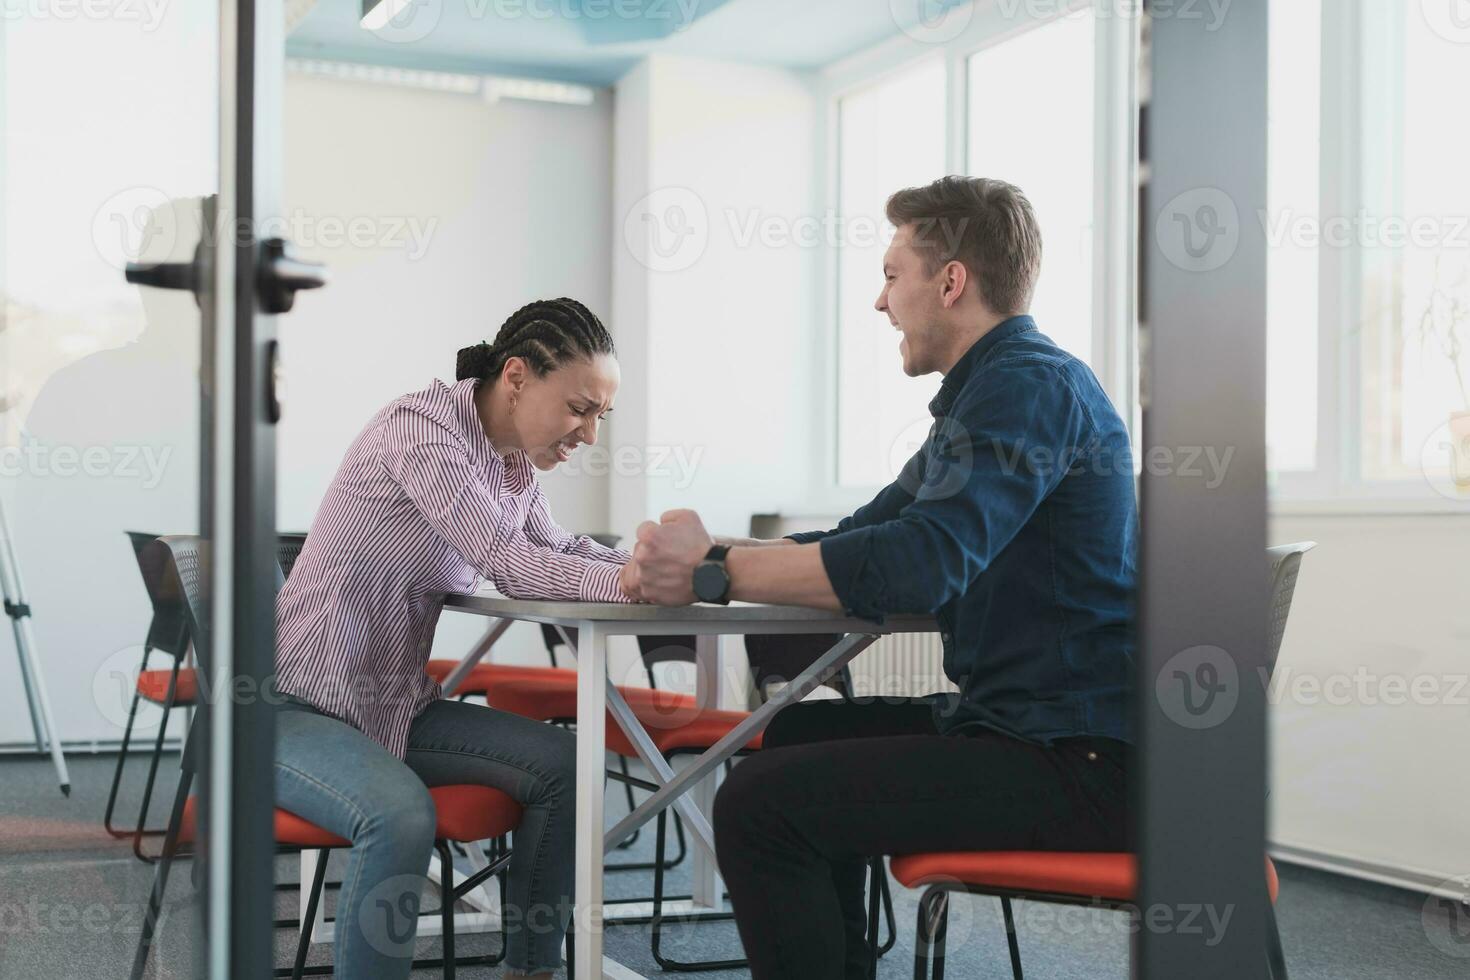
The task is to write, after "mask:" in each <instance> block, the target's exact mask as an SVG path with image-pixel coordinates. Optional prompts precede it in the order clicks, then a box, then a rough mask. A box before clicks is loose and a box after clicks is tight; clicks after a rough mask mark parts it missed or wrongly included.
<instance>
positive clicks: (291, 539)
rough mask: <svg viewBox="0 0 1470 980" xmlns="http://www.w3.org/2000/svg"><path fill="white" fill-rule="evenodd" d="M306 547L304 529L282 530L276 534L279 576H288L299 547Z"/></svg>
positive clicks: (299, 552)
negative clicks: (279, 565)
mask: <svg viewBox="0 0 1470 980" xmlns="http://www.w3.org/2000/svg"><path fill="white" fill-rule="evenodd" d="M304 547H306V532H305V531H282V532H280V533H279V534H277V535H276V561H278V562H280V563H281V577H282V578H290V577H291V569H292V567H293V566H295V564H296V559H297V558H300V557H301V549H302V548H304Z"/></svg>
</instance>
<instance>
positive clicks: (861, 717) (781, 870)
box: [714, 699, 1128, 980]
mask: <svg viewBox="0 0 1470 980" xmlns="http://www.w3.org/2000/svg"><path fill="white" fill-rule="evenodd" d="M1127 754H1128V746H1127V745H1126V744H1125V743H1122V742H1118V741H1114V740H1112V739H1101V738H1075V739H1066V740H1061V741H1058V742H1056V743H1054V744H1053V745H1052V746H1051V747H1047V748H1043V747H1041V746H1037V745H1032V744H1030V743H1027V742H1022V741H1020V740H1018V739H1014V738H1010V737H1008V736H1005V735H1001V734H999V733H995V732H988V731H987V732H974V733H970V734H965V735H940V734H938V732H937V731H936V729H935V727H934V721H933V714H932V712H931V711H930V708H929V705H928V703H927V702H923V701H917V700H915V701H907V700H903V701H894V700H892V699H888V700H885V701H870V702H866V703H848V702H841V701H816V702H806V703H802V704H796V705H792V706H791V707H789V708H787V709H785V710H784V711H782V712H781V713H780V714H778V715H777V716H776V717H775V718H773V719H772V720H771V724H770V727H769V728H768V729H767V730H766V737H765V748H764V749H763V750H762V751H761V752H759V753H757V754H756V755H754V756H751V757H750V758H748V759H746V760H745V761H743V762H741V763H740V764H739V765H737V766H736V767H735V769H734V771H733V772H732V773H731V774H730V776H729V778H728V779H727V780H726V781H725V785H724V786H723V788H722V789H721V790H720V793H719V796H718V797H716V799H715V810H714V818H715V845H716V848H717V850H718V852H719V861H720V870H721V872H722V873H723V874H724V877H725V883H726V885H727V886H728V887H729V890H730V900H731V903H732V904H733V905H734V908H735V918H736V923H737V925H738V927H739V929H740V939H741V942H742V943H743V944H744V946H745V952H746V955H747V956H748V957H749V959H750V970H751V976H752V977H753V980H777V978H791V980H837V978H846V980H864V978H866V977H867V976H868V955H869V954H868V946H867V940H866V937H865V935H864V933H865V931H866V927H867V916H866V913H865V910H864V903H863V891H864V883H865V875H864V870H865V862H866V861H867V859H869V858H871V857H874V856H877V855H893V854H912V853H918V852H925V851H982V850H1058V851H1117V850H1125V849H1127V846H1128V842H1127V839H1126V835H1127V829H1128V819H1127V805H1128V792H1127V788H1126V785H1125V776H1126V766H1127Z"/></svg>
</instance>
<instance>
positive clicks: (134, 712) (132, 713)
mask: <svg viewBox="0 0 1470 980" xmlns="http://www.w3.org/2000/svg"><path fill="white" fill-rule="evenodd" d="M147 669H148V648H147V647H146V646H145V647H144V648H143V662H142V663H141V664H140V665H139V666H138V672H139V673H140V674H141V673H142V672H143V671H145V670H147ZM141 697H142V694H141V693H140V692H139V691H138V687H137V685H134V686H133V703H132V706H131V707H129V708H128V721H127V724H125V725H123V735H122V749H121V750H120V751H119V752H118V754H117V767H116V768H115V769H113V771H112V789H111V790H110V791H108V794H107V809H105V810H104V811H102V827H103V829H105V830H106V831H107V833H108V834H110V835H111V836H113V837H118V838H121V837H125V836H127V832H126V831H123V830H119V829H117V828H116V827H114V826H113V825H112V810H113V808H114V807H115V806H117V788H118V786H119V785H121V783H122V774H123V765H124V764H125V763H126V762H127V758H128V744H129V743H130V742H131V741H132V738H133V722H134V720H135V719H137V717H138V700H139V698H141Z"/></svg>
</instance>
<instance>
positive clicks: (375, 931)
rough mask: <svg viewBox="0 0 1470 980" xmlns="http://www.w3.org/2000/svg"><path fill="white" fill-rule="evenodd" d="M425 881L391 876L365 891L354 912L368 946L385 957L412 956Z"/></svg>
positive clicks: (409, 876)
mask: <svg viewBox="0 0 1470 980" xmlns="http://www.w3.org/2000/svg"><path fill="white" fill-rule="evenodd" d="M427 880H428V879H427V878H426V877H425V876H424V875H392V876H391V877H388V878H384V879H383V880H382V881H380V882H378V883H377V884H376V885H374V886H373V887H372V888H370V889H368V893H367V894H366V895H364V896H363V897H362V903H361V904H360V905H359V906H358V909H357V924H358V927H359V928H360V929H361V930H362V938H363V939H365V940H367V944H368V945H369V946H371V947H372V948H373V949H375V950H377V951H378V952H379V953H382V954H383V955H384V956H389V957H407V956H412V955H413V941H414V936H415V935H416V934H417V933H418V928H419V907H420V905H421V904H422V902H423V891H424V883H425V882H426V881H427Z"/></svg>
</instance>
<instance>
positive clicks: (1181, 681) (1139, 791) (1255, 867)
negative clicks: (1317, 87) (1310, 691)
mask: <svg viewBox="0 0 1470 980" xmlns="http://www.w3.org/2000/svg"><path fill="white" fill-rule="evenodd" d="M1278 2H1283V0H1278ZM1150 28H1151V42H1152V43H1151V57H1150V65H1151V72H1152V86H1151V98H1150V102H1149V104H1148V106H1147V108H1146V110H1145V112H1146V115H1145V118H1144V120H1143V126H1142V133H1143V140H1142V147H1141V149H1142V152H1143V156H1144V159H1145V160H1146V162H1147V164H1148V168H1149V170H1148V172H1149V175H1150V176H1149V182H1148V184H1147V185H1146V187H1145V190H1144V200H1143V207H1142V232H1143V235H1144V247H1143V248H1142V249H1141V254H1140V265H1141V268H1140V275H1141V277H1142V287H1141V289H1140V300H1141V309H1140V320H1141V321H1142V328H1143V329H1142V338H1141V339H1142V341H1143V342H1142V344H1141V349H1142V351H1143V352H1144V358H1143V363H1142V365H1141V367H1142V376H1141V389H1142V403H1143V410H1144V424H1143V440H1142V448H1141V452H1143V453H1147V452H1149V450H1150V448H1155V447H1164V448H1167V449H1169V450H1171V451H1172V452H1173V456H1172V458H1173V459H1176V460H1179V459H1183V458H1184V456H1185V454H1186V453H1189V452H1193V451H1194V449H1195V448H1209V449H1212V450H1214V451H1215V452H1216V453H1217V454H1221V455H1220V456H1218V457H1217V458H1220V459H1227V458H1228V465H1227V466H1226V468H1225V477H1224V480H1223V482H1222V483H1220V485H1219V486H1218V487H1214V488H1210V487H1208V486H1207V485H1206V484H1205V481H1204V480H1202V479H1200V478H1198V477H1196V476H1191V475H1190V474H1189V473H1188V472H1185V471H1183V470H1182V469H1181V470H1176V471H1174V472H1167V473H1162V472H1153V471H1152V470H1151V468H1150V467H1145V469H1144V475H1143V477H1142V487H1141V489H1142V496H1141V509H1142V517H1141V526H1142V539H1141V544H1142V547H1141V553H1140V573H1141V575H1140V657H1139V671H1138V675H1137V678H1136V683H1137V691H1138V697H1137V703H1138V718H1139V726H1138V732H1139V737H1140V743H1139V746H1138V748H1139V752H1138V757H1139V758H1138V767H1137V769H1136V772H1137V779H1136V781H1135V787H1136V789H1135V792H1136V797H1137V803H1138V805H1137V807H1136V814H1137V816H1136V820H1137V826H1136V831H1137V837H1136V840H1137V841H1138V846H1139V875H1140V881H1139V903H1140V915H1141V916H1142V919H1141V921H1140V928H1139V930H1138V932H1137V933H1136V939H1135V943H1134V954H1135V955H1134V976H1136V977H1141V978H1147V980H1166V978H1167V980H1172V978H1175V977H1184V976H1187V977H1192V978H1199V980H1206V978H1220V980H1245V978H1250V977H1264V976H1266V972H1267V970H1266V952H1265V950H1266V902H1267V900H1268V899H1267V894H1266V886H1265V879H1264V867H1263V863H1264V855H1265V843H1266V698H1265V689H1264V685H1263V684H1262V683H1261V680H1260V678H1261V677H1262V676H1264V675H1263V674H1262V673H1261V672H1260V668H1263V667H1264V666H1265V658H1266V633H1267V604H1268V589H1267V583H1266V556H1265V554H1264V551H1265V547H1266V466H1265V448H1264V443H1265V400H1266V391H1265V374H1266V241H1265V233H1264V231H1263V229H1262V227H1261V223H1260V222H1259V221H1258V220H1257V215H1258V214H1259V213H1262V212H1264V209H1265V206H1266V86H1267V78H1266V61H1267V59H1266V43H1267V0H1235V2H1234V3H1232V4H1231V6H1230V8H1229V11H1228V13H1227V14H1226V16H1225V17H1224V18H1223V19H1222V20H1221V22H1220V23H1219V24H1215V25H1213V26H1211V25H1210V23H1209V19H1208V18H1203V17H1187V16H1185V13H1184V11H1183V9H1182V8H1181V7H1179V6H1178V5H1171V9H1170V10H1169V11H1168V13H1167V14H1165V13H1163V12H1161V13H1160V14H1159V15H1158V16H1155V17H1153V18H1152V19H1151V23H1150ZM1186 236H1188V237H1186ZM1227 451H1229V452H1232V453H1233V455H1231V456H1230V457H1224V456H1223V454H1224V453H1225V452H1227ZM1145 458H1147V457H1145ZM1165 458H1169V457H1165ZM1210 905H1213V906H1214V907H1215V908H1214V911H1215V913H1216V915H1217V916H1224V915H1226V914H1227V913H1228V914H1229V915H1230V918H1229V920H1228V924H1227V925H1226V926H1225V928H1224V929H1223V933H1222V934H1221V935H1219V936H1215V935H1213V933H1214V932H1215V931H1216V930H1214V929H1211V928H1210V927H1209V925H1208V923H1209V919H1208V918H1207V917H1206V915H1205V914H1204V911H1205V909H1206V908H1207V907H1208V906H1210ZM1192 912H1193V913H1194V917H1191V913H1192ZM1151 914H1152V915H1153V916H1154V917H1155V918H1154V920H1153V924H1150V921H1149V919H1148V916H1150V915H1151ZM1202 926H1203V928H1201V927H1202ZM1211 940H1217V941H1216V942H1213V944H1212V943H1211Z"/></svg>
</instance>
